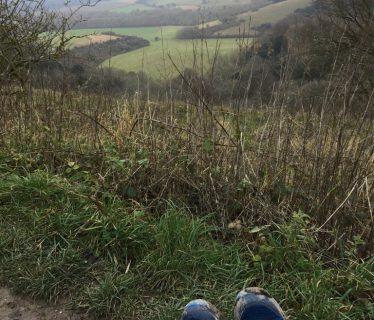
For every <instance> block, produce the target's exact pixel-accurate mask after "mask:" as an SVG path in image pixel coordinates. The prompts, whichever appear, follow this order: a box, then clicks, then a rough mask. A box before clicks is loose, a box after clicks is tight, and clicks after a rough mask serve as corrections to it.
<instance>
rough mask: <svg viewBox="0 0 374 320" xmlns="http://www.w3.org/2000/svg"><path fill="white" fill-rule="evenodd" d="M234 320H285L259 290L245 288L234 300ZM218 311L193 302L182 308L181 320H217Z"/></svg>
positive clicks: (273, 304)
mask: <svg viewBox="0 0 374 320" xmlns="http://www.w3.org/2000/svg"><path fill="white" fill-rule="evenodd" d="M234 316H235V320H285V319H286V317H285V315H284V312H283V311H282V309H281V307H280V306H279V304H278V303H277V302H276V301H275V300H274V299H273V298H272V297H271V296H270V295H269V293H268V292H267V291H265V290H264V289H261V288H247V289H245V290H242V291H240V292H239V293H238V295H237V296H236V300H235V310H234ZM219 319H220V314H219V311H218V310H217V309H216V308H215V307H214V306H213V305H212V304H210V303H209V302H207V301H205V300H201V299H198V300H193V301H191V302H190V303H188V304H187V305H186V307H185V308H184V311H183V314H182V319H181V320H219Z"/></svg>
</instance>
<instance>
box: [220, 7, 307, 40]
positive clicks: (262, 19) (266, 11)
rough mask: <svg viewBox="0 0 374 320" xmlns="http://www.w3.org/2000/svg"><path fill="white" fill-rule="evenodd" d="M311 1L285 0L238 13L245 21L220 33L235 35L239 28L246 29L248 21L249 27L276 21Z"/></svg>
mask: <svg viewBox="0 0 374 320" xmlns="http://www.w3.org/2000/svg"><path fill="white" fill-rule="evenodd" d="M311 2H312V1H311V0H286V1H283V2H278V3H274V4H271V5H268V6H266V7H264V8H261V9H259V10H257V11H250V12H246V13H242V14H240V15H238V18H239V19H245V20H246V22H244V23H242V24H241V25H240V26H236V27H231V28H228V29H226V30H224V31H221V32H220V33H221V34H223V35H237V34H238V30H239V28H240V30H247V29H248V26H249V21H251V27H253V26H259V25H261V24H264V23H276V22H278V21H280V20H282V19H284V18H285V17H287V16H288V15H290V14H292V13H293V12H295V10H297V9H299V8H304V7H306V6H307V5H309V4H310V3H311Z"/></svg>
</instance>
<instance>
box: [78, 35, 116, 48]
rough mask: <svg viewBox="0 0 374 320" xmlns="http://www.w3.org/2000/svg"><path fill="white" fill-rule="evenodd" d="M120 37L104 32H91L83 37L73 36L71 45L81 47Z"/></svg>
mask: <svg viewBox="0 0 374 320" xmlns="http://www.w3.org/2000/svg"><path fill="white" fill-rule="evenodd" d="M119 38H120V37H118V36H113V35H105V34H92V35H88V36H85V37H79V38H74V39H73V40H72V42H71V45H72V46H74V47H83V46H88V45H91V44H95V43H104V42H108V41H112V40H117V39H119Z"/></svg>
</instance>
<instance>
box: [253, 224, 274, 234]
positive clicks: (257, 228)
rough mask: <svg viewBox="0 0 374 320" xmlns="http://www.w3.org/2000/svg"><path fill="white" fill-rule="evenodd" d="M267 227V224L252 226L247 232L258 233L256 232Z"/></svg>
mask: <svg viewBox="0 0 374 320" xmlns="http://www.w3.org/2000/svg"><path fill="white" fill-rule="evenodd" d="M268 227H269V225H268V224H267V225H264V226H259V227H254V228H252V229H251V230H249V232H250V233H258V232H260V231H262V230H265V229H267V228H268Z"/></svg>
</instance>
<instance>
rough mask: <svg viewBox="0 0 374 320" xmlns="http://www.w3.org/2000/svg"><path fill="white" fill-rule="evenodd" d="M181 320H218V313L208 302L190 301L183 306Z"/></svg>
mask: <svg viewBox="0 0 374 320" xmlns="http://www.w3.org/2000/svg"><path fill="white" fill-rule="evenodd" d="M181 320H219V312H218V310H217V308H215V307H214V306H213V305H212V304H210V303H209V302H208V301H205V300H202V299H197V300H192V301H191V302H190V303H188V304H187V305H186V306H185V308H184V311H183V313H182V318H181Z"/></svg>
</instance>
